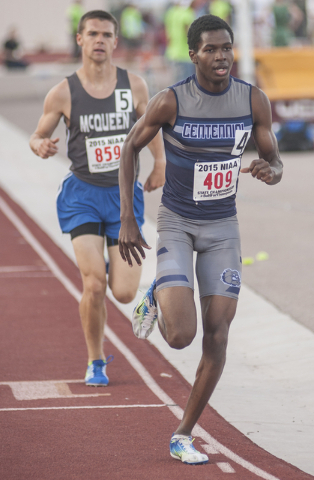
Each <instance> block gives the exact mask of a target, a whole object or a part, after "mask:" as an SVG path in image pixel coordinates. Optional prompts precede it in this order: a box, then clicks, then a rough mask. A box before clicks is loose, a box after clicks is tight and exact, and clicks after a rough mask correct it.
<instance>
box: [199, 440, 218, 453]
mask: <svg viewBox="0 0 314 480" xmlns="http://www.w3.org/2000/svg"><path fill="white" fill-rule="evenodd" d="M202 447H203V449H204V450H205V452H206V453H208V454H209V455H217V454H219V452H218V450H216V448H214V447H213V446H212V445H208V443H205V445H202Z"/></svg>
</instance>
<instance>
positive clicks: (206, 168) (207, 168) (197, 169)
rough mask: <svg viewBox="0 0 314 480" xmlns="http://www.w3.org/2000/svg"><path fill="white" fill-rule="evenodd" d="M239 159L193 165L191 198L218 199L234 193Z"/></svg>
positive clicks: (202, 199) (195, 199) (196, 199)
mask: <svg viewBox="0 0 314 480" xmlns="http://www.w3.org/2000/svg"><path fill="white" fill-rule="evenodd" d="M240 164H241V159H240V158H233V159H232V160H226V161H224V162H202V163H195V165H194V186H193V200H194V201H204V200H219V199H222V198H227V197H230V196H231V195H233V194H234V193H236V188H237V179H238V175H239V169H240Z"/></svg>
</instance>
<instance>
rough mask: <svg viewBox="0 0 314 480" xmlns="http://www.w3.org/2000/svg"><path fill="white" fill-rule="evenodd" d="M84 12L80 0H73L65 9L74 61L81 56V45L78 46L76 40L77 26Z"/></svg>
mask: <svg viewBox="0 0 314 480" xmlns="http://www.w3.org/2000/svg"><path fill="white" fill-rule="evenodd" d="M84 13H85V12H84V8H83V7H82V0H74V1H73V3H72V5H70V6H69V8H68V9H67V17H68V19H69V22H70V33H71V40H72V57H73V58H74V60H76V61H78V60H79V59H80V57H81V47H79V45H78V44H77V41H76V34H77V27H78V24H79V21H80V19H81V17H82V16H83V15H84Z"/></svg>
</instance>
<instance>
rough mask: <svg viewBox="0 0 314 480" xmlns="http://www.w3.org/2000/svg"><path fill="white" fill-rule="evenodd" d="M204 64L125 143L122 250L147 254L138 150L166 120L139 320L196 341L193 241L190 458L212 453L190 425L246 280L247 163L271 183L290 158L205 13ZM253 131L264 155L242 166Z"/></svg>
mask: <svg viewBox="0 0 314 480" xmlns="http://www.w3.org/2000/svg"><path fill="white" fill-rule="evenodd" d="M188 44H189V49H190V57H191V60H192V62H193V63H194V64H195V67H196V74H195V75H193V76H192V77H189V78H187V79H186V80H183V81H182V82H180V83H177V84H176V85H174V86H172V87H170V88H168V89H166V90H164V91H162V92H160V93H159V94H157V95H156V96H155V97H154V98H153V99H152V100H151V101H150V103H149V104H148V107H147V109H146V113H145V116H143V117H142V118H141V119H140V120H139V121H138V122H137V124H136V125H135V126H134V128H133V129H132V131H131V132H130V134H129V135H128V137H127V138H126V141H125V143H124V147H123V153H122V158H121V165H120V173H119V176H120V189H121V230H120V236H119V248H120V254H121V256H122V258H123V259H124V260H125V261H126V262H128V264H129V265H132V256H133V258H134V259H135V261H136V263H137V264H138V265H140V264H141V257H142V258H145V253H144V249H143V248H150V247H149V246H148V245H147V244H146V243H145V241H144V240H143V238H142V236H141V234H140V231H139V229H138V226H137V224H136V221H135V218H134V214H133V206H132V185H133V178H134V174H133V171H134V168H135V165H136V162H137V155H138V152H139V151H140V150H141V148H143V147H144V146H145V145H146V144H147V143H148V142H149V141H151V139H152V138H154V136H155V135H156V133H157V132H158V131H159V129H160V128H162V129H163V136H164V143H165V149H166V160H167V165H166V183H165V185H164V189H163V196H162V204H161V205H160V207H159V214H158V224H157V231H158V242H157V277H156V281H154V282H153V284H152V286H151V287H150V289H149V290H148V292H147V293H146V295H145V296H144V297H143V300H142V302H141V303H139V305H138V306H137V308H136V309H135V310H134V313H133V330H134V333H135V335H137V336H138V337H139V338H146V337H147V336H148V335H149V333H150V332H151V331H152V328H153V325H154V323H155V321H156V319H157V303H156V299H157V302H158V305H159V307H160V311H161V315H159V317H158V325H159V329H160V331H161V334H162V335H163V337H164V339H165V340H166V341H167V343H168V344H169V345H170V346H171V347H173V348H177V349H181V348H184V347H186V346H187V345H189V344H190V343H191V342H192V340H193V338H194V336H195V333H196V309H195V304H194V294H193V288H194V286H193V251H196V252H197V261H196V274H197V279H198V284H199V290H200V301H201V310H202V320H203V327H204V335H203V353H202V358H201V361H200V364H199V366H198V369H197V372H196V379H195V383H194V385H193V388H192V391H191V394H190V397H189V399H188V402H187V405H186V408H185V411H184V415H183V418H182V421H181V423H180V425H179V426H178V428H177V430H176V431H175V433H174V434H173V436H172V439H171V442H170V454H171V456H172V457H174V458H176V459H179V460H182V461H183V462H185V463H189V464H197V463H206V462H208V457H207V456H206V455H204V454H202V453H200V452H198V451H196V450H195V448H194V447H193V444H192V437H191V432H192V429H193V427H194V425H195V424H196V422H197V420H198V418H199V417H200V415H201V413H202V411H203V409H204V408H205V406H206V404H207V402H208V400H209V398H210V396H211V394H212V393H213V391H214V389H215V387H216V384H217V382H218V380H219V378H220V376H221V374H222V371H223V367H224V364H225V359H226V347H227V341H228V331H229V327H230V324H231V321H232V319H233V317H234V315H235V312H236V307H237V299H238V295H239V291H240V286H241V251H240V236H239V228H238V222H237V217H236V206H235V197H236V190H237V184H238V175H239V171H241V172H243V173H251V175H252V176H253V177H254V178H256V179H257V180H260V181H262V182H264V183H266V184H267V185H274V184H276V183H278V182H279V181H280V180H281V176H282V162H281V160H280V158H279V152H278V147H277V142H276V139H275V136H274V134H273V132H272V130H271V125H272V120H271V110H270V105H269V101H268V99H267V97H266V95H265V94H264V93H263V92H262V91H261V90H259V89H258V88H256V87H254V86H252V85H249V84H248V83H245V82H243V81H241V80H238V79H237V78H234V77H232V76H230V70H231V66H232V63H233V50H232V45H233V32H232V30H231V28H230V27H229V25H228V24H227V23H226V22H224V21H223V20H222V19H220V18H219V17H215V16H213V15H204V16H202V17H200V18H198V19H197V20H195V21H194V22H193V23H192V25H191V27H190V29H189V32H188ZM251 131H252V132H253V135H254V139H255V143H256V146H257V150H258V154H259V159H258V160H254V161H253V162H252V163H251V164H250V166H249V167H248V168H242V169H241V170H240V163H241V157H242V153H243V150H244V148H245V145H246V143H247V141H248V139H249V136H250V133H251Z"/></svg>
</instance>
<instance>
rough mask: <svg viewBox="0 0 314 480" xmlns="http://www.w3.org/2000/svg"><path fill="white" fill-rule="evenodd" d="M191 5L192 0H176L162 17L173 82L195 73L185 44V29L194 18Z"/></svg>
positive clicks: (166, 52)
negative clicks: (188, 0) (187, 0)
mask: <svg viewBox="0 0 314 480" xmlns="http://www.w3.org/2000/svg"><path fill="white" fill-rule="evenodd" d="M193 6H194V2H193V1H192V2H191V1H190V2H183V1H176V2H175V3H174V4H173V5H172V6H171V7H170V8H169V9H168V10H167V12H166V15H165V18H164V24H165V32H166V37H167V48H166V51H165V56H166V58H167V60H169V62H170V63H171V64H172V66H173V70H174V81H175V83H176V82H178V81H180V80H183V79H184V78H186V77H189V76H190V75H193V73H195V68H194V64H193V63H192V62H191V60H190V56H189V47H188V44H187V31H188V29H189V26H190V25H191V23H192V22H193V21H194V20H195V18H196V15H195V11H194V8H193Z"/></svg>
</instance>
